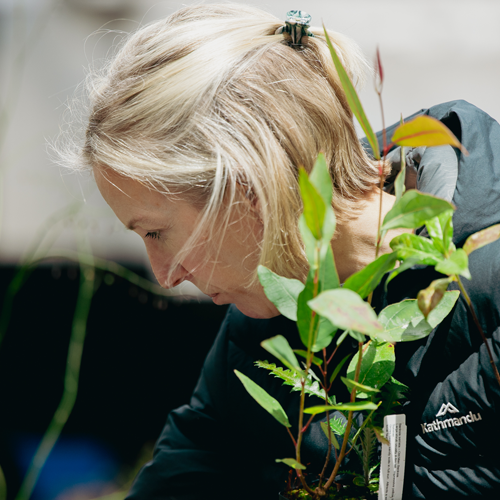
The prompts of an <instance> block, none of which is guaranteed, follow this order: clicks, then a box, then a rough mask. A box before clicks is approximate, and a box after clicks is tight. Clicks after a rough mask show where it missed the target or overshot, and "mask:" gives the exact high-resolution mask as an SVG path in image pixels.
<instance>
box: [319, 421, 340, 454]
mask: <svg viewBox="0 0 500 500" xmlns="http://www.w3.org/2000/svg"><path fill="white" fill-rule="evenodd" d="M319 425H320V426H321V430H322V431H323V432H324V433H325V436H326V438H327V439H328V437H330V439H331V441H332V444H333V446H334V447H335V449H336V450H339V449H340V446H339V442H338V441H337V438H336V437H335V434H334V433H333V432H330V433H329V432H328V424H327V423H326V422H320V424H319ZM330 428H331V427H330Z"/></svg>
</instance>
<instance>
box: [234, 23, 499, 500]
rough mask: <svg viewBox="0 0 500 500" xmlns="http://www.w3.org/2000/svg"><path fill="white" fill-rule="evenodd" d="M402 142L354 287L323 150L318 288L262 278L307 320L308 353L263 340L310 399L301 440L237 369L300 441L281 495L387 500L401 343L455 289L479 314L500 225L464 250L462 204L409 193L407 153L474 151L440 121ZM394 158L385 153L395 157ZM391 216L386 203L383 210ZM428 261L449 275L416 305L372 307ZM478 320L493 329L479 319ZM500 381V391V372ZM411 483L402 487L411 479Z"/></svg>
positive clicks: (310, 198)
mask: <svg viewBox="0 0 500 500" xmlns="http://www.w3.org/2000/svg"><path fill="white" fill-rule="evenodd" d="M325 36H326V39H327V42H328V45H329V47H330V52H331V54H332V58H333V61H334V63H335V66H336V68H337V72H338V75H339V78H340V81H341V82H342V85H343V87H344V91H345V93H346V96H347V99H348V101H349V104H350V107H351V109H352V111H353V113H354V115H355V116H356V117H357V119H358V121H359V123H360V124H361V126H362V127H363V129H364V131H365V133H366V136H367V139H368V141H369V143H370V146H371V148H372V151H373V155H374V158H375V159H376V160H378V161H379V162H381V161H382V160H381V154H380V151H379V149H380V148H379V146H378V142H377V139H376V136H375V134H374V133H373V131H372V128H371V126H370V124H369V122H368V120H367V119H366V116H365V114H364V112H363V109H362V107H361V104H360V102H359V99H358V97H357V95H356V92H355V90H354V87H353V86H352V84H351V82H350V80H349V77H348V76H347V74H346V72H345V70H344V68H343V67H342V64H341V63H340V61H339V59H338V57H337V54H336V52H335V49H334V47H333V46H332V44H331V42H330V40H329V38H328V34H327V33H326V30H325ZM377 62H378V75H379V78H380V80H379V81H380V84H379V86H378V87H377V92H378V93H379V95H380V92H381V83H382V68H381V65H380V59H379V58H378V61H377ZM385 142H386V141H384V143H385ZM391 143H392V144H395V145H399V146H401V171H400V173H399V174H398V176H397V178H396V180H395V186H394V187H395V195H396V202H395V204H394V206H393V208H392V209H391V210H390V211H389V212H388V213H387V215H386V216H385V218H384V220H383V221H382V220H379V226H378V236H377V242H376V253H377V255H376V259H375V260H374V261H373V262H372V263H371V264H369V265H368V266H366V267H365V268H364V269H362V270H361V271H359V272H357V273H355V274H353V275H352V276H350V277H349V278H348V279H347V280H346V281H345V283H343V284H341V283H340V282H339V278H338V275H337V271H336V268H335V261H334V258H333V253H332V248H331V244H330V242H331V240H332V237H333V235H334V232H335V215H334V211H333V209H332V191H333V186H332V181H331V178H330V174H329V171H328V166H327V164H326V161H325V158H324V156H323V155H321V154H320V155H319V157H318V159H317V161H316V163H315V166H314V168H313V170H312V171H311V172H310V174H308V173H307V172H306V171H305V170H304V169H300V171H299V186H300V192H301V196H302V201H303V213H302V215H301V217H300V221H299V226H300V231H301V235H302V238H303V241H304V245H305V250H306V254H307V258H308V262H309V266H310V268H309V274H308V276H307V280H306V282H305V283H302V282H300V281H298V280H295V279H288V278H284V277H281V276H278V275H276V274H275V273H273V272H272V271H270V270H269V269H267V268H265V267H263V266H260V267H259V270H258V274H259V279H260V282H261V284H262V286H263V287H264V290H265V293H266V295H267V297H268V298H269V299H270V300H271V301H272V302H273V303H274V305H275V306H276V308H277V309H278V310H279V312H280V313H281V314H282V315H284V316H286V317H287V318H289V319H291V320H293V321H296V322H297V328H298V333H299V335H300V339H301V341H302V344H303V346H304V349H301V350H293V349H292V348H291V346H290V345H289V343H288V341H287V339H286V338H284V337H282V336H275V337H272V338H270V339H267V340H265V341H264V342H262V347H263V348H264V349H266V350H267V351H268V352H269V353H270V354H271V355H273V356H274V357H275V358H276V359H277V360H278V361H279V362H280V363H281V365H282V366H277V365H276V364H275V363H269V362H267V361H259V362H257V365H258V366H259V367H261V368H263V369H266V370H269V372H270V374H272V375H273V376H275V377H278V378H280V379H282V381H283V383H284V384H286V385H289V386H291V387H292V390H298V391H300V403H299V409H298V411H299V418H298V429H296V431H295V433H294V432H293V431H292V430H291V428H290V427H291V425H290V422H289V419H288V416H287V415H286V413H285V411H284V410H283V408H282V407H281V405H280V403H279V402H278V401H277V400H276V399H274V398H273V397H272V396H270V395H269V394H268V393H266V392H265V391H264V389H262V388H261V387H259V386H258V385H257V384H255V383H254V382H253V381H252V380H251V379H249V378H248V377H246V376H245V375H244V374H242V373H240V372H236V375H237V376H238V377H239V379H240V380H241V382H242V383H243V385H244V386H245V388H246V390H247V391H248V392H249V394H250V395H251V396H252V397H253V398H254V399H255V400H256V401H257V402H258V403H259V404H260V405H261V406H262V407H263V408H265V409H266V410H267V411H268V412H269V413H270V414H271V415H272V416H273V417H275V418H276V420H278V422H280V423H281V424H282V425H283V426H284V427H285V428H286V430H287V431H288V433H289V434H290V437H291V440H292V441H293V444H294V447H295V456H293V457H277V459H276V460H277V461H278V462H283V463H285V464H286V465H288V466H289V467H290V468H291V469H292V471H293V473H294V475H295V480H294V481H292V480H290V481H289V485H288V488H287V490H286V491H284V492H282V493H280V498H285V499H311V500H317V499H320V498H329V499H333V498H372V497H375V496H376V495H377V494H378V495H379V497H380V498H385V488H386V484H387V477H388V475H390V474H393V473H394V472H393V471H392V472H391V471H390V470H387V467H385V465H389V466H390V465H391V446H392V447H394V446H395V443H391V442H390V441H391V438H390V435H389V434H390V431H391V417H390V415H392V414H393V413H395V411H396V410H397V406H398V405H399V401H400V400H401V398H403V397H404V392H405V389H406V387H405V386H404V385H403V384H401V383H399V382H398V381H397V380H395V379H394V378H393V377H392V374H393V371H394V367H395V353H394V344H395V343H396V342H407V341H412V340H418V339H422V338H424V337H426V336H427V335H429V334H430V332H431V331H432V330H433V329H434V328H436V326H437V325H438V324H439V323H440V322H441V321H443V319H444V318H445V317H446V316H447V315H448V314H449V312H450V311H451V310H452V308H453V306H454V305H455V302H456V301H457V299H458V297H459V294H460V292H459V291H456V290H452V291H447V288H448V285H449V284H450V283H451V282H452V281H456V282H458V285H459V288H460V290H461V291H462V293H464V297H465V299H466V302H467V303H468V305H469V307H472V306H471V303H470V299H469V298H468V296H467V294H466V292H465V289H464V287H463V285H462V282H461V280H460V277H461V276H463V277H466V278H468V279H470V272H469V269H468V255H469V254H470V253H471V252H472V251H474V250H475V249H477V248H480V247H481V246H484V245H486V244H488V243H490V242H492V241H494V240H496V239H498V238H499V237H500V227H499V226H498V225H497V226H493V227H491V228H488V229H485V230H483V231H480V232H479V233H476V234H474V235H472V236H470V237H469V238H468V240H467V241H466V243H465V245H464V246H463V248H460V249H457V248H456V247H455V245H454V244H453V241H452V236H453V225H452V216H453V212H454V209H455V207H454V206H453V205H452V204H451V203H450V202H448V201H446V200H443V199H440V198H437V197H434V196H431V195H429V194H424V193H420V192H418V191H416V190H410V191H407V192H405V187H404V179H405V164H404V157H405V156H404V146H413V147H417V146H422V145H427V146H436V145H443V144H450V145H452V146H454V147H457V148H460V149H461V150H462V151H463V153H464V154H467V152H466V151H465V150H464V148H463V147H462V146H461V144H460V142H459V141H458V140H457V139H456V137H455V136H454V135H453V134H452V133H451V132H450V131H449V130H448V129H447V128H446V127H445V125H443V124H442V123H441V122H439V121H437V120H435V119H433V118H430V117H427V116H419V117H417V118H416V119H414V120H412V121H411V122H408V123H406V124H401V126H400V127H399V128H398V129H397V130H396V131H395V133H394V135H393V136H392V138H391ZM387 150H388V147H387V146H385V145H384V154H385V153H386V152H387ZM379 172H380V187H381V190H382V188H383V185H384V181H385V179H384V176H383V169H382V168H381V164H380V168H379ZM381 210H382V208H381V207H380V213H381ZM379 219H381V217H380V218H379ZM424 225H425V227H426V229H427V232H428V235H429V238H425V237H422V236H417V235H415V234H412V233H404V234H402V235H400V236H397V237H395V238H394V239H393V240H392V241H391V242H390V246H391V249H392V252H391V253H386V254H383V255H380V256H379V255H378V254H379V249H380V246H381V242H382V240H383V238H384V236H385V234H386V232H387V231H388V230H390V229H397V228H406V229H415V228H418V227H421V226H424ZM419 264H424V265H431V266H434V267H435V269H436V271H438V272H439V273H442V274H443V275H444V277H443V278H441V279H438V280H435V281H433V282H432V283H431V284H430V285H429V286H428V287H427V288H426V289H424V290H421V291H420V293H419V294H418V297H417V298H416V299H408V300H403V301H402V302H399V303H396V304H391V305H389V306H387V307H386V308H384V309H382V310H381V311H380V312H378V314H377V313H376V312H375V310H374V309H373V308H372V305H371V302H372V295H373V291H374V290H375V288H376V287H377V286H378V285H379V284H380V283H381V281H382V280H383V279H385V284H386V286H387V284H388V283H389V282H390V281H391V280H392V279H393V278H394V277H395V276H396V275H398V274H399V273H401V272H403V271H404V270H405V269H408V268H409V267H412V266H414V265H419ZM388 273H390V274H388ZM473 317H474V318H475V314H474V313H473ZM476 324H477V325H478V327H479V330H480V332H481V333H482V330H481V328H480V325H479V324H478V322H477V321H476ZM346 339H354V342H355V343H356V345H357V349H356V350H355V352H352V353H351V354H350V355H348V356H347V357H343V358H342V359H338V347H339V346H340V345H341V344H342V343H343V342H346ZM483 340H484V334H483ZM486 345H487V344H486ZM487 347H488V346H487ZM490 358H491V356H490ZM342 374H344V375H342ZM497 378H498V380H499V383H500V377H498V372H497ZM338 379H340V380H341V381H342V382H343V384H344V385H345V386H346V387H347V389H348V390H349V393H350V397H349V398H348V400H347V401H342V402H340V401H339V400H338V398H340V394H335V393H332V388H333V387H334V386H335V382H336V381H338ZM306 396H314V397H315V398H318V397H320V398H321V399H322V400H323V401H324V404H321V405H317V404H316V405H313V406H308V405H307V403H306V401H307V398H306ZM321 417H323V418H324V421H322V422H321V428H322V430H323V431H324V433H325V435H326V437H327V439H328V450H327V452H326V456H325V463H324V466H323V468H322V470H319V471H313V472H312V473H311V471H309V470H307V468H306V465H305V464H304V463H303V462H302V458H301V444H302V440H303V436H304V433H306V432H307V430H308V428H309V426H310V424H311V422H312V421H313V420H315V419H316V420H317V419H321ZM393 428H394V426H393V427H392V429H393ZM388 430H389V432H388ZM379 442H380V443H382V468H381V469H380V463H379V461H378V458H377V456H378V451H377V448H378V443H379ZM392 449H393V448H392ZM350 454H352V455H356V456H357V457H358V458H359V463H360V470H359V471H356V472H352V471H345V470H343V463H344V459H345V457H346V456H347V455H350ZM384 455H385V456H384ZM392 458H394V457H392ZM400 459H401V457H400ZM403 461H404V458H403ZM392 465H394V463H392ZM389 468H390V467H389ZM403 469H404V464H403ZM340 475H342V479H341V480H340V481H339V479H338V477H339V476H340ZM399 487H400V488H402V481H401V482H400V486H399ZM379 490H380V492H379Z"/></svg>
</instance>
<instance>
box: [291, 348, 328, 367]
mask: <svg viewBox="0 0 500 500" xmlns="http://www.w3.org/2000/svg"><path fill="white" fill-rule="evenodd" d="M293 352H294V353H295V354H298V355H299V356H301V357H303V358H304V359H305V360H306V361H307V351H304V349H294V350H293ZM311 362H312V363H314V364H315V365H317V366H321V365H322V364H323V360H322V359H320V358H317V357H316V356H312V359H311Z"/></svg>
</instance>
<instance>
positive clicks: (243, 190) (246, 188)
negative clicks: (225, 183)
mask: <svg viewBox="0 0 500 500" xmlns="http://www.w3.org/2000/svg"><path fill="white" fill-rule="evenodd" d="M236 189H237V192H238V195H239V198H240V200H241V201H242V202H243V204H244V205H245V208H246V209H247V210H249V211H250V212H251V213H252V214H253V215H254V216H255V218H256V219H257V220H258V221H259V223H260V224H263V223H264V222H263V219H262V204H261V201H260V199H259V197H258V196H257V195H256V194H255V191H254V190H253V188H252V187H251V186H250V185H249V184H248V183H247V182H245V181H241V180H238V181H237V182H236Z"/></svg>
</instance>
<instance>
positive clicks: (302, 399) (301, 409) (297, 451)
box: [295, 246, 319, 496]
mask: <svg viewBox="0 0 500 500" xmlns="http://www.w3.org/2000/svg"><path fill="white" fill-rule="evenodd" d="M315 261H316V262H315V264H316V271H315V273H314V280H313V283H314V289H313V298H314V297H316V296H317V295H318V288H319V248H318V247H317V246H316V249H315ZM315 324H316V326H315ZM315 328H317V322H316V313H315V312H314V311H312V313H311V323H310V327H309V338H310V339H312V337H313V335H314V334H315V332H314V330H315ZM314 341H315V339H313V340H312V341H311V342H310V343H309V345H308V346H307V356H306V373H307V372H308V371H309V369H310V368H311V361H312V353H311V346H312V344H313V343H314ZM301 384H302V390H301V392H300V407H299V435H298V437H297V443H296V446H295V456H296V460H297V462H299V464H300V463H301V460H300V447H301V445H302V437H303V433H304V431H305V430H306V429H307V427H308V426H309V423H308V424H307V426H306V427H305V429H304V404H305V380H304V379H302V381H301ZM311 418H312V417H311ZM297 476H298V477H299V479H300V482H301V483H302V487H303V488H304V489H305V490H306V491H307V492H308V493H309V494H310V495H311V496H314V491H313V490H312V489H311V488H310V487H309V486H308V484H307V482H306V480H305V478H304V476H303V475H302V471H301V470H300V469H297Z"/></svg>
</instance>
